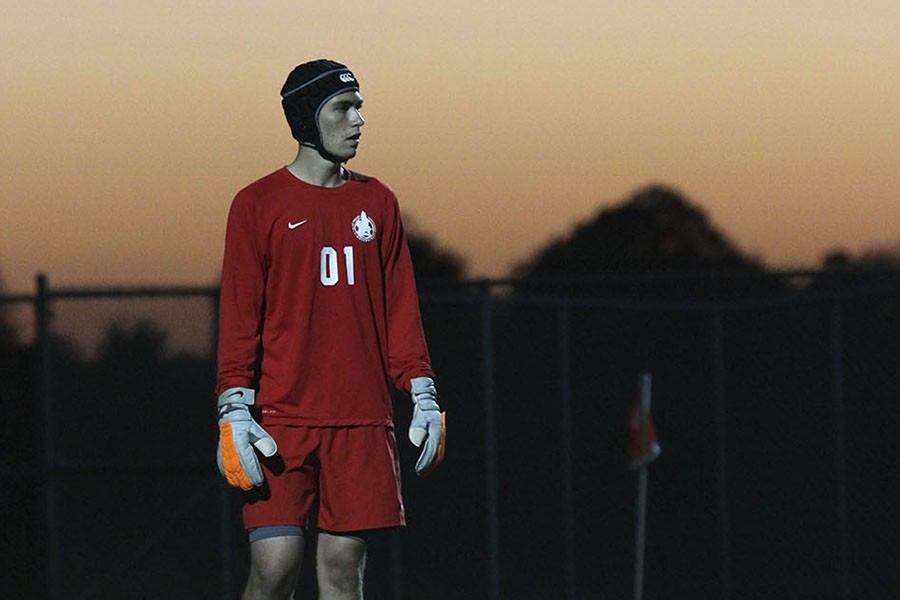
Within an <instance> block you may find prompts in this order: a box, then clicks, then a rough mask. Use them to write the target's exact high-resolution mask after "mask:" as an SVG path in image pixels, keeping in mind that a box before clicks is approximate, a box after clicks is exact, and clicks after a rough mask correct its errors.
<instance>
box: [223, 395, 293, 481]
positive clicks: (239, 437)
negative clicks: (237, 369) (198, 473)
mask: <svg viewBox="0 0 900 600" xmlns="http://www.w3.org/2000/svg"><path fill="white" fill-rule="evenodd" d="M255 402H256V393H255V392H254V391H253V390H251V389H249V388H230V389H227V390H225V391H224V392H222V393H221V394H219V402H218V410H219V447H218V449H217V455H218V456H217V462H218V464H219V472H220V473H222V475H224V476H225V479H226V480H227V481H228V483H229V485H233V486H234V487H238V488H241V489H242V490H251V489H253V487H254V486H256V487H258V486H261V485H262V484H263V482H264V481H265V477H264V476H263V472H262V468H261V467H260V466H259V459H258V458H257V457H256V452H255V450H254V448H256V450H259V452H260V453H261V454H262V455H263V456H265V457H269V456H273V455H274V454H275V452H276V451H277V450H278V446H277V444H275V440H274V439H272V436H270V435H269V434H268V433H266V430H265V429H263V428H262V427H260V425H259V423H257V422H256V421H254V420H253V417H252V416H251V415H250V410H249V409H248V407H250V406H253V404H254V403H255Z"/></svg>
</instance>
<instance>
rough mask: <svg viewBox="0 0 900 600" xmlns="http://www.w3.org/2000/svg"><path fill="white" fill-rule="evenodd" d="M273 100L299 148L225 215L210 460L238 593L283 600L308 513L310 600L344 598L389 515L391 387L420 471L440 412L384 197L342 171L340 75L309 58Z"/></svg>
mask: <svg viewBox="0 0 900 600" xmlns="http://www.w3.org/2000/svg"><path fill="white" fill-rule="evenodd" d="M281 97H282V107H283V109H284V113H285V116H286V117H287V122H288V125H289V126H290V129H291V133H292V135H293V137H294V138H295V139H296V140H297V142H298V143H299V148H298V152H297V157H296V159H295V160H294V161H293V162H292V163H291V164H289V165H287V166H286V167H284V168H281V169H279V170H277V171H275V172H273V173H271V174H269V175H267V176H265V177H263V178H262V179H259V180H258V181H256V182H254V183H252V184H250V185H249V186H247V187H246V188H244V189H243V190H241V191H240V192H239V193H238V194H237V196H236V197H235V198H234V201H233V203H232V205H231V210H230V212H229V215H228V224H227V230H226V234H225V253H224V258H223V267H222V287H221V302H220V308H221V314H220V331H219V347H218V373H217V381H216V393H217V394H218V414H219V449H218V462H219V469H220V471H221V472H222V474H223V475H224V476H225V478H226V479H227V481H228V483H229V484H231V485H233V486H236V487H239V488H241V489H242V490H244V491H243V501H244V502H243V519H244V525H245V527H246V528H247V531H248V535H249V539H250V561H251V564H250V575H249V578H248V581H247V584H246V587H245V589H244V595H243V599H244V600H257V599H262V598H265V599H288V598H291V597H292V594H293V590H294V588H295V587H296V585H297V577H298V575H299V571H300V565H301V562H302V560H303V551H304V535H308V534H309V531H310V529H309V521H310V517H311V514H316V515H317V521H316V523H315V525H316V530H317V531H318V538H317V556H316V577H317V581H318V587H319V593H320V596H319V597H320V598H323V599H338V598H340V599H343V598H347V599H350V598H353V599H357V598H362V593H363V592H362V582H363V569H364V565H365V557H366V538H367V535H368V534H369V533H370V532H372V531H373V530H378V529H384V528H390V527H399V526H403V525H405V515H404V508H403V502H402V499H401V494H400V469H399V462H398V456H397V444H396V440H395V437H394V430H393V416H392V406H391V397H390V392H389V384H390V383H393V385H394V386H395V387H397V388H398V389H401V390H404V391H406V392H409V393H410V394H411V397H412V401H413V407H412V410H413V417H412V422H411V426H410V430H409V438H410V440H411V441H412V443H413V444H415V445H416V446H419V447H422V448H423V450H422V452H421V454H420V456H419V459H418V461H417V463H416V471H417V473H419V474H426V473H428V472H429V471H430V470H431V469H433V468H434V467H435V466H437V464H438V463H439V462H440V461H441V459H442V458H443V452H444V415H443V413H442V412H441V410H440V408H439V406H438V404H437V402H436V394H437V393H436V390H435V385H434V381H433V377H434V373H433V372H432V368H431V363H430V359H429V356H428V350H427V346H426V343H425V338H424V335H423V332H422V324H421V317H420V314H419V305H418V298H417V295H416V287H415V282H414V279H413V270H412V264H411V262H410V256H409V250H408V248H407V244H406V238H405V236H404V233H403V225H402V223H401V219H400V210H399V208H398V204H397V199H396V197H395V196H394V193H393V192H392V191H391V189H390V188H389V187H387V186H386V185H385V184H383V183H382V182H380V181H378V180H377V179H375V178H374V177H369V176H366V175H362V174H359V173H355V172H353V171H350V170H348V169H347V168H346V167H344V163H345V162H347V161H348V160H350V159H351V158H353V157H354V156H356V152H357V149H358V147H359V143H360V132H361V128H362V126H363V123H364V122H365V121H364V120H363V117H362V114H361V108H362V104H363V99H362V96H361V95H360V92H359V83H358V82H357V79H356V76H355V75H354V74H353V73H352V72H351V71H350V69H348V68H347V67H346V66H344V65H342V64H339V63H336V62H333V61H329V60H316V61H312V62H308V63H305V64H302V65H300V66H298V67H296V68H295V69H294V70H293V71H292V72H291V73H290V75H289V76H288V78H287V81H286V82H285V84H284V87H283V88H282V90H281ZM257 453H259V454H257Z"/></svg>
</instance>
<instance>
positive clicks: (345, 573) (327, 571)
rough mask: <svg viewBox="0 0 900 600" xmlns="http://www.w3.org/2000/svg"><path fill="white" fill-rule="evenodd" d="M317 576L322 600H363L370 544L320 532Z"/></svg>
mask: <svg viewBox="0 0 900 600" xmlns="http://www.w3.org/2000/svg"><path fill="white" fill-rule="evenodd" d="M316 559H317V560H316V575H317V578H318V582H319V599H320V600H362V597H363V572H364V571H365V566H366V543H365V542H364V541H363V540H361V539H359V538H355V537H349V536H341V535H331V534H329V533H326V532H324V531H320V532H319V538H318V549H317V556H316Z"/></svg>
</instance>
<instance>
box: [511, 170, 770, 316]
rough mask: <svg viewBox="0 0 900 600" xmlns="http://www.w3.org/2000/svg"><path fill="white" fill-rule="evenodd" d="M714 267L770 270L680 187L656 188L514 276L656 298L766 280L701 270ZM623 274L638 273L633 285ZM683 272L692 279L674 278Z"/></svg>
mask: <svg viewBox="0 0 900 600" xmlns="http://www.w3.org/2000/svg"><path fill="white" fill-rule="evenodd" d="M711 271H718V272H720V273H721V272H723V271H727V272H729V273H732V274H735V273H743V274H759V273H762V272H763V268H762V267H761V266H760V264H759V263H758V262H757V261H756V260H754V259H753V258H751V257H749V256H747V255H745V254H744V253H742V252H741V251H740V250H739V249H738V248H737V246H736V245H735V244H734V243H732V242H731V241H730V240H729V239H728V238H727V237H726V236H725V234H723V233H722V232H721V231H719V229H718V228H717V227H715V226H714V225H713V224H712V223H711V222H710V220H709V218H708V217H707V215H706V213H705V212H704V211H703V210H701V209H700V208H698V207H696V206H694V205H692V204H691V203H690V202H689V201H688V200H686V199H685V198H684V197H683V196H682V195H681V194H680V193H679V192H677V191H675V190H673V189H671V188H667V187H663V186H650V187H647V188H644V189H642V190H640V191H638V192H637V193H636V194H634V195H633V196H632V197H631V198H629V199H628V200H626V201H625V202H622V203H620V204H618V205H615V206H612V207H609V208H606V209H602V210H600V211H599V212H598V213H597V214H596V216H595V217H594V218H593V219H591V220H589V221H586V222H583V223H580V224H578V225H577V226H576V227H575V228H574V230H573V231H572V232H571V233H570V234H569V235H568V236H566V237H563V238H560V239H557V240H555V241H553V242H551V243H550V244H548V245H547V246H546V247H544V248H542V249H540V250H539V251H538V252H537V253H536V254H535V255H534V256H533V257H532V258H531V259H530V260H528V261H526V262H524V263H522V264H520V265H519V266H518V267H516V269H515V274H517V275H519V276H520V277H522V278H523V280H524V281H525V282H528V284H529V285H533V284H534V282H538V281H540V282H543V283H542V284H541V285H542V287H544V288H546V282H547V280H548V279H556V280H559V279H561V278H562V279H572V278H577V279H578V281H577V282H572V281H570V282H569V285H576V286H577V288H578V290H579V291H581V292H590V293H593V294H601V293H607V292H610V291H615V292H617V293H621V292H623V291H626V292H628V293H634V294H639V295H652V296H656V297H660V296H670V297H700V296H713V297H716V298H721V297H725V296H731V297H733V296H735V295H739V294H744V293H747V291H748V285H752V286H753V288H754V289H756V288H758V287H759V286H760V285H761V283H760V281H758V280H757V281H754V282H752V284H750V283H749V282H748V280H746V279H745V278H741V277H738V278H735V279H733V280H727V281H726V280H723V279H721V278H718V279H716V280H715V281H713V280H712V279H711V278H709V277H704V276H702V275H703V274H704V273H708V272H711ZM662 272H666V273H667V274H669V275H670V277H668V278H666V277H662V276H661V274H662ZM624 275H628V276H630V277H631V276H637V277H636V278H634V279H630V280H628V282H627V283H626V282H625V281H624V280H623V276H624ZM676 275H677V276H687V275H691V277H687V278H686V279H683V280H679V281H675V280H674V279H673V277H674V276H676ZM604 278H605V279H604ZM611 286H613V287H611ZM767 287H771V286H767Z"/></svg>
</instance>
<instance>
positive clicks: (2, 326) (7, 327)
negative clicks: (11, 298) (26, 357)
mask: <svg viewBox="0 0 900 600" xmlns="http://www.w3.org/2000/svg"><path fill="white" fill-rule="evenodd" d="M5 287H6V286H5V285H4V284H3V276H2V274H0V297H2V296H3V295H4V293H5ZM8 306H9V305H8V304H2V303H0V352H4V351H12V350H14V349H15V348H18V346H19V336H18V332H17V331H16V328H15V327H14V326H13V324H12V322H11V321H10V318H9V311H8V309H7V307H8Z"/></svg>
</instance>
